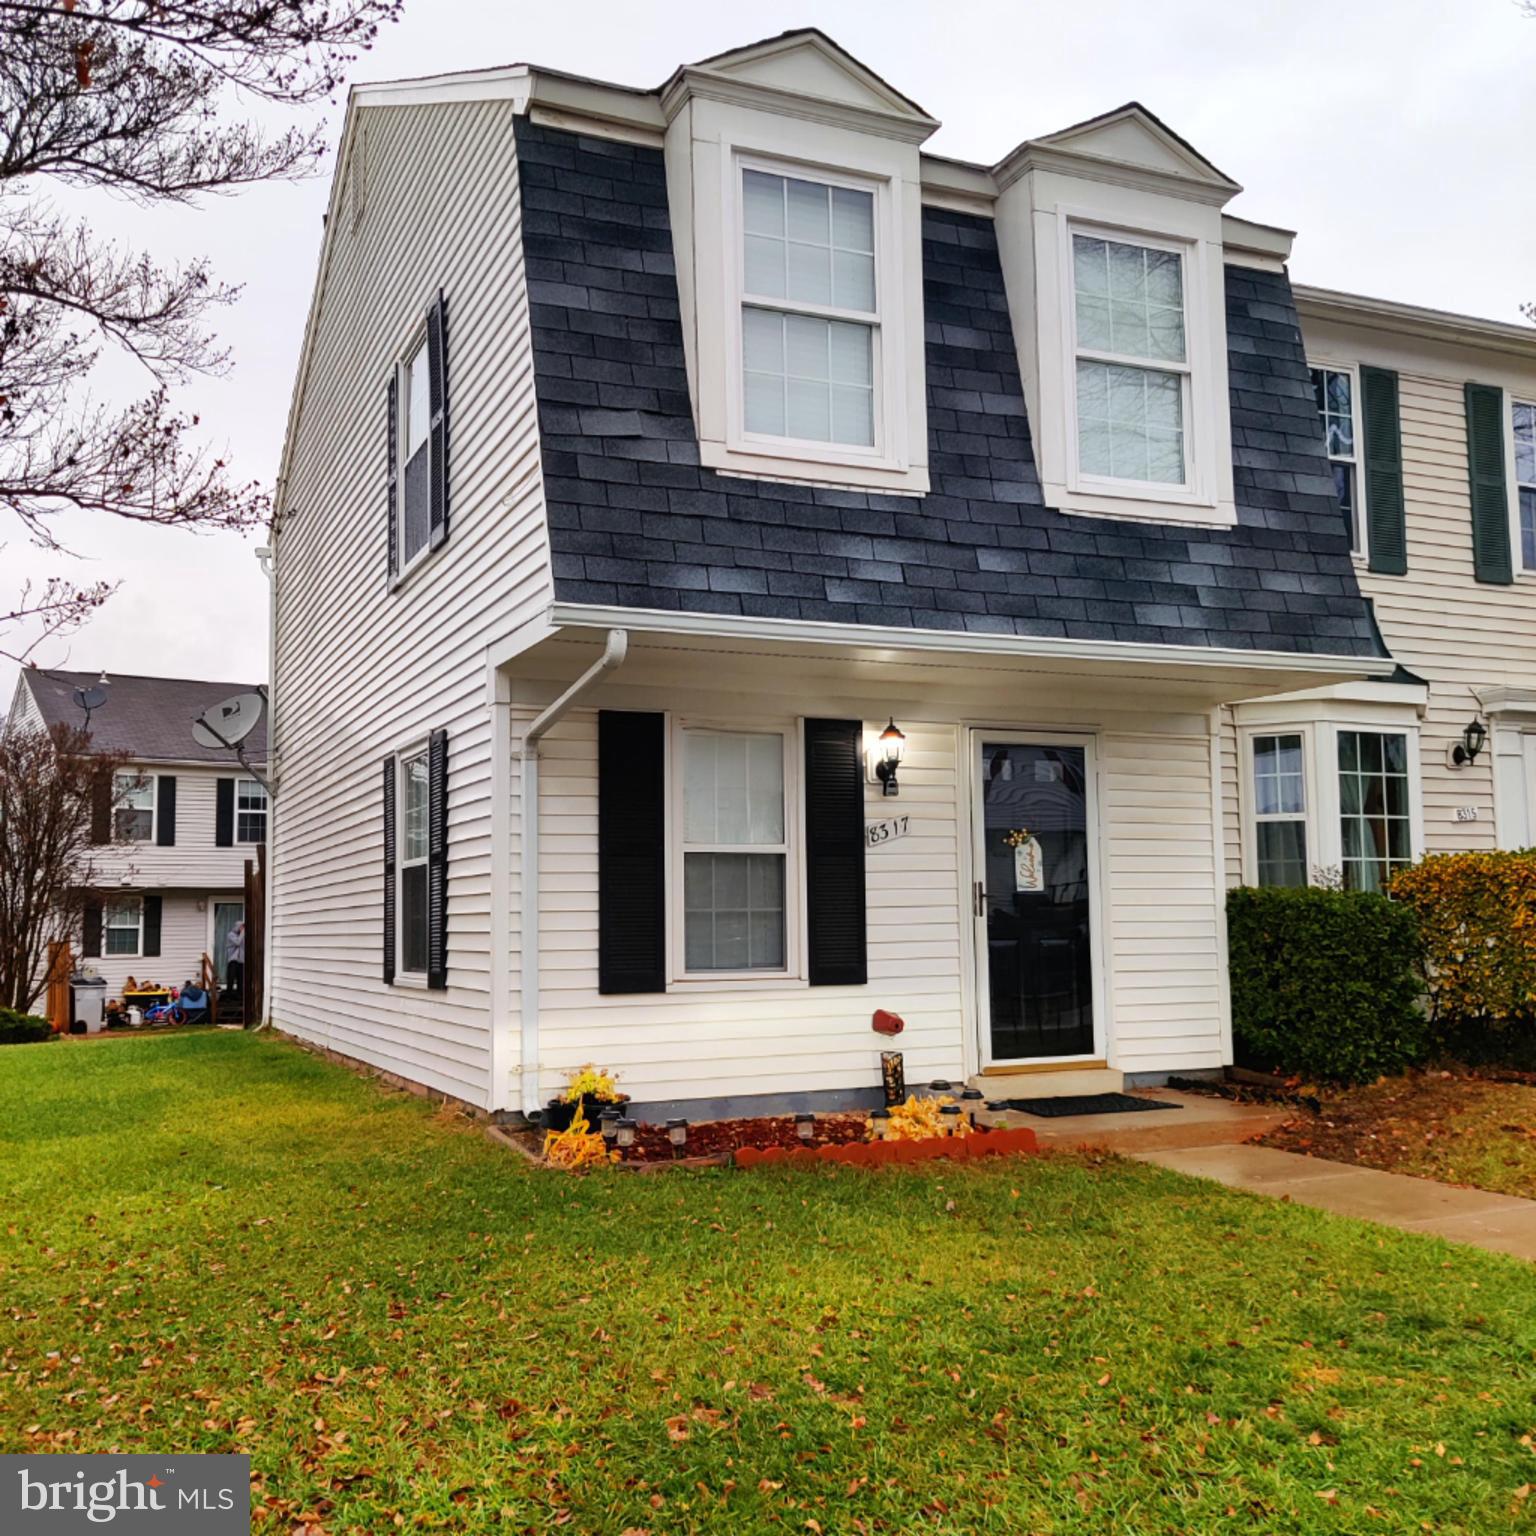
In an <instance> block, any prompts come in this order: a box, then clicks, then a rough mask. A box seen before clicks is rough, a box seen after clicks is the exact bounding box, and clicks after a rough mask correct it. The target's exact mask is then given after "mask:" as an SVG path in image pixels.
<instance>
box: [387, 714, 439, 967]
mask: <svg viewBox="0 0 1536 1536" xmlns="http://www.w3.org/2000/svg"><path fill="white" fill-rule="evenodd" d="M418 757H420V758H424V759H425V760H426V763H427V784H428V788H427V795H428V809H427V815H428V819H429V821H430V818H431V774H432V753H431V743H430V741H428V739H427V738H426V737H425V736H423V737H422V738H421V739H420V740H419V741H413V742H412V743H411V744H410V745H409V746H405V747H401V748H399V749H398V750H397V751H396V753H395V981H396V982H397V983H398V984H399V985H401V986H406V987H425V986H426V984H427V972H426V967H425V966H423V967H422V969H421V970H419V971H412V970H407V969H406V965H405V868H406V858H405V799H406V789H405V783H406V780H405V765H406V764H407V763H408V762H411V761H412V760H413V759H415V758H418ZM430 841H431V831H430V827H429V830H428V843H429V851H428V853H427V854H426V855H424V856H423V857H422V858H421V859H419V860H417V859H413V860H411V867H412V868H415V867H416V865H417V864H418V863H419V864H420V865H421V866H422V867H423V868H425V867H426V866H427V864H428V862H429V860H430V857H431V854H430ZM429 879H430V877H429Z"/></svg>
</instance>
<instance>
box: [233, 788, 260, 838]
mask: <svg viewBox="0 0 1536 1536" xmlns="http://www.w3.org/2000/svg"><path fill="white" fill-rule="evenodd" d="M266 840H267V792H266V790H264V789H263V788H262V787H261V785H260V784H258V783H257V782H256V780H255V779H237V780H236V781H235V841H236V842H237V843H264V842H266Z"/></svg>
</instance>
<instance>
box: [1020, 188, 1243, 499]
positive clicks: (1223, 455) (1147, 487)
mask: <svg viewBox="0 0 1536 1536" xmlns="http://www.w3.org/2000/svg"><path fill="white" fill-rule="evenodd" d="M1056 214H1057V218H1056V224H1057V241H1056V271H1057V294H1056V300H1057V305H1058V325H1059V338H1060V342H1059V356H1058V357H1057V359H1056V362H1057V366H1056V367H1055V368H1054V369H1050V368H1049V367H1047V369H1046V370H1045V371H1044V372H1045V376H1046V377H1047V378H1049V376H1050V374H1051V373H1054V374H1055V378H1056V389H1057V391H1058V392H1059V399H1060V403H1061V419H1062V424H1063V425H1062V439H1061V443H1060V450H1061V452H1062V454H1063V459H1062V462H1061V465H1060V466H1059V468H1060V470H1061V472H1062V481H1063V484H1062V485H1061V487H1060V492H1061V494H1060V497H1059V499H1060V505H1061V510H1062V511H1065V512H1070V513H1079V514H1085V515H1088V516H1093V517H1124V518H1130V519H1134V520H1136V521H1140V522H1168V521H1173V522H1185V523H1198V524H1204V525H1207V526H1213V527H1231V526H1232V525H1234V524H1235V523H1236V522H1237V504H1236V499H1235V493H1234V490H1233V479H1232V431H1231V406H1230V401H1229V398H1228V393H1227V364H1226V335H1225V331H1224V330H1223V329H1222V328H1221V327H1219V326H1217V325H1215V324H1213V323H1212V320H1211V314H1210V302H1211V292H1212V284H1213V283H1214V284H1216V285H1217V287H1218V288H1221V287H1222V285H1223V281H1224V279H1223V273H1222V269H1221V267H1220V264H1219V263H1214V262H1213V261H1212V258H1211V255H1210V253H1209V251H1208V249H1207V247H1208V242H1207V241H1204V240H1201V239H1197V238H1195V237H1194V236H1193V235H1190V234H1187V233H1183V232H1180V231H1176V230H1170V229H1166V228H1156V227H1153V226H1152V225H1151V224H1150V223H1149V222H1141V223H1126V224H1121V223H1116V222H1113V221H1106V220H1105V219H1104V217H1103V213H1102V210H1094V209H1087V208H1073V207H1067V206H1062V207H1059V208H1058V209H1057V210H1056ZM1074 235H1087V236H1089V237H1090V238H1092V239H1097V240H1115V241H1120V242H1122V243H1125V244H1130V245H1141V246H1146V247H1148V248H1150V249H1153V250H1166V251H1172V252H1175V253H1176V254H1178V256H1179V257H1180V258H1181V259H1180V263H1179V270H1180V276H1181V278H1182V280H1183V285H1184V354H1185V361H1184V362H1183V363H1182V364H1179V363H1163V362H1159V361H1157V360H1155V359H1152V358H1136V359H1126V362H1127V365H1128V366H1132V367H1137V368H1145V369H1154V370H1158V371H1161V372H1168V373H1180V374H1182V375H1183V376H1184V377H1185V380H1186V383H1185V391H1184V393H1185V400H1184V472H1185V482H1184V484H1183V485H1167V484H1164V483H1162V482H1160V481H1138V480H1115V479H1111V478H1106V477H1103V476H1097V475H1086V474H1084V473H1083V472H1082V470H1081V469H1080V467H1079V456H1078V436H1077V358H1078V348H1077V288H1076V281H1075V275H1074V274H1075V265H1074V261H1073V249H1072V238H1073V236H1074ZM1221 307H1222V310H1223V311H1224V310H1225V294H1224V289H1223V292H1222V294H1221ZM1044 393H1047V394H1048V393H1049V391H1048V390H1047V391H1045V392H1044ZM1041 406H1042V409H1045V408H1048V402H1047V401H1045V400H1042V402H1041ZM1041 425H1042V428H1044V427H1045V426H1046V424H1045V423H1044V422H1042V423H1041ZM1046 436H1047V433H1046V431H1045V430H1042V431H1041V432H1040V440H1041V441H1044V440H1045V439H1046ZM1056 494H1057V491H1056V488H1055V487H1053V486H1047V487H1046V500H1047V502H1051V503H1052V504H1055V503H1054V502H1053V500H1052V498H1053V496H1054V495H1056Z"/></svg>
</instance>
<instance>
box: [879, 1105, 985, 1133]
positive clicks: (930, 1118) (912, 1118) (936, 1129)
mask: <svg viewBox="0 0 1536 1536" xmlns="http://www.w3.org/2000/svg"><path fill="white" fill-rule="evenodd" d="M954 1102H955V1101H954V1099H952V1098H951V1097H949V1095H947V1094H941V1095H940V1096H939V1097H938V1098H933V1099H919V1098H917V1097H915V1096H913V1097H909V1098H908V1099H907V1102H906V1103H905V1104H894V1105H892V1106H891V1118H890V1119H889V1120H888V1121H887V1122H886V1127H885V1139H886V1140H887V1141H927V1140H929V1139H930V1138H932V1137H934V1136H968V1135H969V1134H970V1133H971V1130H972V1126H971V1124H970V1122H969V1121H968V1120H967V1119H966V1118H965V1116H964V1115H959V1116H955V1115H950V1116H949V1117H948V1120H954V1121H956V1124H955V1125H953V1126H950V1125H949V1124H948V1123H947V1120H946V1117H945V1116H944V1115H943V1114H942V1113H941V1111H942V1110H943V1108H944V1106H945V1105H946V1104H953V1103H954Z"/></svg>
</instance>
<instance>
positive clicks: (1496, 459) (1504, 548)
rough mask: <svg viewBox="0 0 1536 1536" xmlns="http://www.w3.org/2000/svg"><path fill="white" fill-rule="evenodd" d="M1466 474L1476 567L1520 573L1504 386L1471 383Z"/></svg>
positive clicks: (1507, 577) (1504, 576)
mask: <svg viewBox="0 0 1536 1536" xmlns="http://www.w3.org/2000/svg"><path fill="white" fill-rule="evenodd" d="M1467 478H1468V480H1469V481H1470V483H1471V489H1472V570H1473V573H1474V574H1475V575H1476V577H1477V579H1478V580H1479V581H1490V582H1499V583H1501V584H1506V585H1507V584H1508V583H1509V582H1512V581H1513V580H1514V579H1515V569H1514V564H1513V562H1512V559H1511V556H1510V549H1509V490H1508V487H1507V486H1506V485H1505V482H1504V391H1503V390H1502V389H1498V388H1496V387H1495V386H1494V385H1492V384H1468V385H1467Z"/></svg>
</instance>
